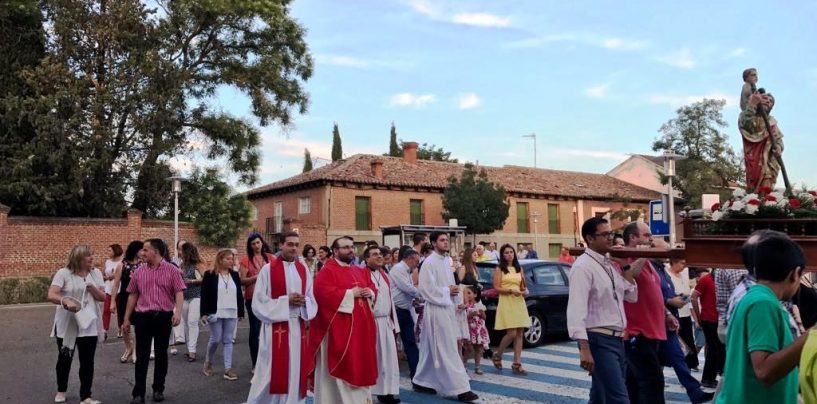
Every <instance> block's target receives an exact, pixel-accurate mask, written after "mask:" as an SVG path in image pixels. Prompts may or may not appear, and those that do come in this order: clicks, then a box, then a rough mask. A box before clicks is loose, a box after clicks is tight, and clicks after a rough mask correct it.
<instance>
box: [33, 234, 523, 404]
mask: <svg viewBox="0 0 817 404" xmlns="http://www.w3.org/2000/svg"><path fill="white" fill-rule="evenodd" d="M279 246H280V251H278V252H277V253H273V251H272V250H271V248H270V247H269V245H268V244H267V243H266V241H265V240H264V238H263V237H262V236H261V235H260V234H257V233H253V234H252V235H250V236H249V238H248V239H247V243H246V253H245V254H243V255H241V256H240V257H239V256H238V254H237V252H236V251H235V250H234V249H222V250H220V251H218V253H217V254H216V255H215V257H214V259H213V260H212V262H211V263H209V264H207V263H205V262H204V260H203V259H202V257H201V255H200V253H199V251H198V248H197V247H196V246H195V245H194V244H193V243H190V242H185V241H179V242H178V243H177V244H176V246H175V247H176V257H175V258H171V257H170V248H169V247H168V245H167V244H166V243H165V242H164V241H162V240H161V239H148V240H144V241H141V240H134V241H132V242H131V243H129V244H128V245H127V247H126V248H124V249H123V248H122V247H121V246H120V245H118V244H114V245H111V246H110V251H109V254H108V255H109V257H108V260H107V261H106V262H105V267H104V269H103V270H99V269H97V268H95V267H94V258H93V251H92V250H91V249H90V247H88V246H87V245H78V246H75V247H74V248H73V249H72V251H71V253H70V254H69V259H68V264H67V265H66V267H65V268H62V269H60V270H59V271H57V273H56V274H55V276H54V279H53V281H52V285H51V287H50V288H49V294H48V298H49V300H50V301H51V302H52V303H54V304H56V305H57V309H56V314H55V321H54V327H52V331H53V332H52V336H53V337H56V340H57V346H58V351H59V356H58V361H57V394H56V396H55V399H54V401H55V402H58V403H60V402H65V400H66V398H65V393H66V390H67V387H68V374H69V372H70V367H71V362H72V358H73V354H74V352H75V351H76V352H78V353H79V355H78V356H79V363H80V372H79V374H80V399H81V400H82V401H81V402H82V403H83V404H94V403H99V401H97V400H94V399H93V398H92V393H91V389H92V384H93V371H94V356H95V351H96V345H97V343H98V342H99V340H101V339H107V338H108V332H112V333H113V332H114V331H115V332H116V335H117V337H118V338H122V339H123V342H124V347H125V348H124V349H125V350H124V352H123V353H122V356H121V357H120V358H119V360H120V362H122V363H134V364H135V366H134V379H135V382H134V386H133V390H132V392H131V393H132V397H133V400H132V401H131V402H132V403H133V404H138V403H144V402H145V395H146V393H147V376H148V370H149V367H150V362H151V361H153V363H154V366H153V368H154V369H153V381H152V384H151V389H152V399H153V401H154V402H161V401H163V400H164V394H165V379H166V376H167V372H168V355H169V354H172V355H175V354H176V353H177V352H178V348H176V346H178V345H184V346H186V352H185V353H184V357H185V359H186V361H187V362H196V361H198V360H199V359H200V357H199V356H198V354H197V350H196V348H197V345H198V335H199V333H200V327H206V328H207V330H208V331H209V341H208V343H207V344H206V352H205V353H204V355H203V366H202V373H203V375H204V376H207V377H210V376H212V375H213V374H214V373H215V372H216V371H218V372H219V373H221V374H222V375H223V378H224V379H226V380H228V381H235V380H238V378H239V376H238V372H237V371H236V370H235V369H234V367H233V345H234V343H235V342H236V340H235V336H236V328H237V324H238V322H240V321H243V319H244V318H245V317H247V319H248V322H249V348H250V357H251V361H252V369H251V370H250V372H251V373H252V375H253V376H252V379H251V387H250V391H249V393H248V397H247V402H248V403H298V402H303V401H304V400H305V398H306V392H307V390H312V391H313V392H314V397H315V402H317V403H341V402H344V403H345V402H350V403H351V402H367V400H370V397H371V396H372V395H374V396H376V397H377V400H378V401H379V402H381V403H399V402H400V399H399V390H400V386H399V380H400V373H399V359H398V358H401V357H402V358H404V359H405V360H406V361H407V362H408V367H409V373H410V374H409V376H410V377H411V379H412V387H413V389H414V390H415V391H417V392H420V393H427V394H439V395H442V396H446V397H455V398H456V399H458V400H459V401H462V402H472V401H474V400H477V399H478V397H477V395H476V394H474V393H473V392H472V391H471V388H470V377H469V375H468V371H467V370H466V366H467V363H468V362H469V361H470V360H472V359H473V361H474V369H473V373H474V374H476V375H481V374H483V372H482V369H481V367H480V362H481V359H482V357H483V352H484V351H486V350H488V349H489V348H488V344H489V342H490V338H489V333H488V329H487V327H486V324H485V317H486V313H485V312H486V307H485V305H484V304H483V303H482V302H481V293H482V288H483V286H482V283H481V282H480V281H481V280H480V274H479V271H478V269H477V267H476V263H477V262H480V261H485V260H486V259H490V260H493V259H496V260H497V262H498V266H497V267H496V269H495V271H494V275H493V279H492V281H493V286H494V288H495V289H497V291H498V293H499V306H498V312H497V315H496V322H497V325H496V327H495V328H496V329H497V330H506V334H505V336H504V337H503V338H502V340H501V341H500V343H499V346H498V349H497V351H496V352H495V353H494V354H493V356H490V357H491V359H492V362H493V364H494V365H495V366H496V367H497V368H499V369H501V368H502V366H503V364H502V354H503V351H504V350H505V349H506V348H507V347H509V346H511V345H512V346H513V352H514V354H513V363H512V366H511V368H512V370H513V372H514V373H516V374H520V375H524V374H526V371H525V370H524V369H523V368H522V366H521V353H522V334H523V331H524V328H525V327H528V326H529V325H530V324H529V323H530V319H529V317H528V315H527V308H526V305H525V296H526V295H527V286H526V284H525V277H524V273H523V269H522V266H521V265H520V264H519V261H518V257H517V253H516V251H515V249H514V248H513V247H512V246H510V245H503V246H502V247H501V248H500V249H499V250H498V251H497V250H496V246H495V245H494V244H492V243H483V244H480V245H477V246H475V248H473V249H471V248H468V249H466V250H465V251H463V252H462V253H461V254H459V255H455V256H453V257H452V256H451V254H450V251H449V238H448V234H447V233H442V232H435V233H432V234H430V236H429V235H426V234H422V233H418V234H416V235H415V236H414V239H413V245H412V246H409V245H406V246H402V247H400V248H389V247H385V246H379V245H378V244H377V243H376V242H373V241H368V242H366V243H365V246H364V247H363V249H362V254H361V255H360V256H358V255H357V254H356V248H357V247H356V246H355V244H354V240H353V239H352V238H351V237H340V238H338V239H336V240H334V241H333V243H332V244H331V245H330V246H320V247H318V248H315V247H313V246H311V245H308V244H307V245H304V246H301V244H300V237H299V235H298V234H297V233H292V232H290V233H285V234H283V235H282V236H281V239H280V244H279ZM111 315H115V316H116V318H117V327H116V329H115V330H112V329H111V326H110V317H111ZM219 347H221V348H222V349H221V351H222V352H221V356H222V358H221V361H220V363H217V358H216V355H217V352H218V350H219ZM489 354H490V351H489ZM489 354H486V355H489ZM220 364H221V365H223V366H221V368H220V369H219V365H220Z"/></svg>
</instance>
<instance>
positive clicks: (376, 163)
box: [371, 159, 383, 180]
mask: <svg viewBox="0 0 817 404" xmlns="http://www.w3.org/2000/svg"><path fill="white" fill-rule="evenodd" d="M371 165H372V175H373V176H374V177H375V178H377V179H379V180H382V179H383V160H380V159H375V160H372V162H371Z"/></svg>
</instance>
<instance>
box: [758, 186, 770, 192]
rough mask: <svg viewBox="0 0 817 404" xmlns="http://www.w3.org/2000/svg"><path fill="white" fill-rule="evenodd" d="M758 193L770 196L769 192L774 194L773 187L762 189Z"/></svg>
mask: <svg viewBox="0 0 817 404" xmlns="http://www.w3.org/2000/svg"><path fill="white" fill-rule="evenodd" d="M757 192H758V193H759V194H768V193H769V192H772V188H771V187H760V189H758V190H757Z"/></svg>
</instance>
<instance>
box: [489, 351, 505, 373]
mask: <svg viewBox="0 0 817 404" xmlns="http://www.w3.org/2000/svg"><path fill="white" fill-rule="evenodd" d="M491 362H493V363H494V367H495V368H497V369H500V370H501V369H502V355H501V354H500V353H499V352H497V353H495V354H494V356H492V357H491Z"/></svg>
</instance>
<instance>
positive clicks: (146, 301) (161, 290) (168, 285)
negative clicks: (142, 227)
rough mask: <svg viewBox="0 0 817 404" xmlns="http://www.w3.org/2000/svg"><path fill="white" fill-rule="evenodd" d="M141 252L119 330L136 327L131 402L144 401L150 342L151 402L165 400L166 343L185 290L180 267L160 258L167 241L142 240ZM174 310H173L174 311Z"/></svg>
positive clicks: (175, 323)
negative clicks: (152, 353) (153, 359)
mask: <svg viewBox="0 0 817 404" xmlns="http://www.w3.org/2000/svg"><path fill="white" fill-rule="evenodd" d="M142 254H143V255H144V257H145V263H144V264H142V265H141V266H139V268H137V269H136V271H134V272H133V274H132V275H131V281H130V284H129V285H128V293H130V295H129V296H128V305H127V308H126V309H125V323H124V324H122V332H123V333H127V332H129V331H130V325H131V321H133V325H134V326H135V327H136V380H135V383H134V386H133V393H132V395H133V400H132V401H131V404H142V403H144V402H145V389H146V381H147V372H148V364H149V362H150V345H151V342H153V343H154V344H155V351H156V362H155V364H154V369H153V386H152V387H153V401H155V402H160V401H164V390H165V376H167V345H168V342H169V341H170V330H171V328H172V327H174V326H176V325H178V324H179V321H180V318H179V313H181V312H182V303H183V302H184V297H183V295H182V291H183V290H184V289H185V285H184V281H183V280H182V277H181V274H180V273H179V270H178V269H177V268H176V267H175V266H174V265H173V264H171V263H170V262H168V261H165V259H164V258H163V257H164V256H166V255H167V244H165V242H164V241H162V240H161V239H155V238H153V239H148V240H146V241H145V245H144V248H143V249H142ZM174 309H175V310H174Z"/></svg>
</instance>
